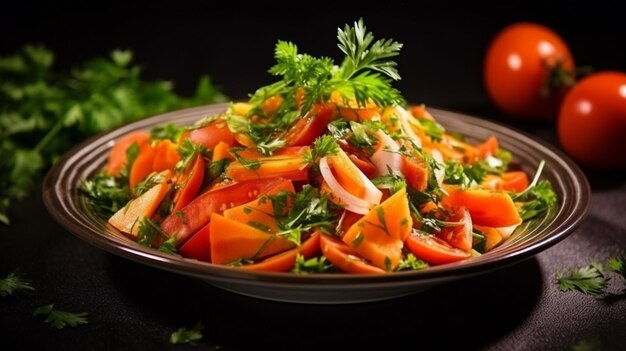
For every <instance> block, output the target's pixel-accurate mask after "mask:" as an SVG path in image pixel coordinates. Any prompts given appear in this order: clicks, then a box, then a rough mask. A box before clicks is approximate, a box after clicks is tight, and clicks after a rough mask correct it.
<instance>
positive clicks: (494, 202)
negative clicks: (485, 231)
mask: <svg viewBox="0 0 626 351" xmlns="http://www.w3.org/2000/svg"><path fill="white" fill-rule="evenodd" d="M444 189H445V191H446V193H447V194H448V195H445V196H444V197H443V198H442V202H443V203H444V205H447V206H451V207H455V208H459V207H465V208H467V209H468V210H469V212H470V215H471V217H472V223H474V224H475V225H482V226H487V227H509V226H512V225H517V224H520V223H521V222H522V218H521V217H520V215H519V212H518V211H517V207H516V206H515V203H514V202H513V200H512V199H511V197H510V196H509V195H508V194H507V193H504V192H495V191H488V190H483V189H467V190H462V189H460V188H459V187H456V186H445V187H444Z"/></svg>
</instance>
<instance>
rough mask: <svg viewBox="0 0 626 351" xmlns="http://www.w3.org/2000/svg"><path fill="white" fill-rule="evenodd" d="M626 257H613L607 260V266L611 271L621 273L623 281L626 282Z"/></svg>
mask: <svg viewBox="0 0 626 351" xmlns="http://www.w3.org/2000/svg"><path fill="white" fill-rule="evenodd" d="M624 262H626V257H611V258H609V260H608V262H607V267H608V269H610V270H611V271H613V272H615V273H617V274H619V275H620V276H621V278H622V280H623V281H625V282H626V265H625V264H624Z"/></svg>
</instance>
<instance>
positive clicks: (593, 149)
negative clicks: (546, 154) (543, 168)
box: [557, 71, 626, 168]
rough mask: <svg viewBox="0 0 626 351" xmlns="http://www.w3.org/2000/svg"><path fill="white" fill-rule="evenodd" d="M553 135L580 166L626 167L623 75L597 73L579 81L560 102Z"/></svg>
mask: <svg viewBox="0 0 626 351" xmlns="http://www.w3.org/2000/svg"><path fill="white" fill-rule="evenodd" d="M557 135H558V138H559V142H560V144H561V147H562V148H563V149H564V150H565V151H566V152H567V153H568V154H569V155H570V156H572V158H574V159H575V160H576V161H578V162H579V163H581V164H584V165H586V166H591V167H594V168H619V167H626V73H622V72H610V71H608V72H598V73H595V74H592V75H590V76H587V77H585V78H584V79H582V80H581V81H579V82H578V83H577V84H576V85H575V86H574V88H573V89H572V90H571V91H570V92H569V94H568V95H567V96H566V98H565V100H564V101H563V104H562V106H561V110H560V111H559V118H558V121H557Z"/></svg>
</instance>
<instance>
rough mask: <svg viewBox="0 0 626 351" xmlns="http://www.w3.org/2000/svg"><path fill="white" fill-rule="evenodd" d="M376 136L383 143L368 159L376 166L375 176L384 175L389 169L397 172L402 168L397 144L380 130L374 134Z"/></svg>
mask: <svg viewBox="0 0 626 351" xmlns="http://www.w3.org/2000/svg"><path fill="white" fill-rule="evenodd" d="M376 136H377V137H378V139H379V140H381V141H382V143H383V146H382V147H381V148H380V149H378V151H376V152H374V154H373V155H372V157H370V161H372V163H373V164H374V166H376V170H377V172H376V173H377V175H379V176H383V175H386V174H388V173H389V169H391V170H395V171H399V170H400V167H402V155H400V153H399V152H400V147H399V146H398V143H396V141H395V140H393V139H392V138H391V137H390V136H389V135H387V133H385V132H383V131H382V130H379V131H378V132H376Z"/></svg>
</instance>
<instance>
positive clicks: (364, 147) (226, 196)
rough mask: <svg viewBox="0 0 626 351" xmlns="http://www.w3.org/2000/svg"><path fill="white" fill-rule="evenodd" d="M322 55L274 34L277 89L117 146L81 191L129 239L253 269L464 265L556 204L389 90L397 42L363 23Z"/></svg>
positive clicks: (505, 163) (496, 150)
mask: <svg viewBox="0 0 626 351" xmlns="http://www.w3.org/2000/svg"><path fill="white" fill-rule="evenodd" d="M338 40H339V45H338V46H339V48H340V50H341V51H342V52H343V53H344V54H345V57H344V58H343V61H342V62H341V63H340V64H336V63H335V62H334V61H333V60H332V59H330V58H326V57H322V58H316V57H313V56H310V55H307V54H302V53H299V52H298V49H297V46H296V45H294V44H293V43H289V42H283V41H279V42H278V43H277V45H276V48H275V58H276V61H277V63H276V65H275V66H273V67H272V68H271V69H270V73H272V74H273V75H275V76H277V77H279V80H278V81H277V82H276V83H273V84H271V85H268V86H265V87H261V88H260V89H258V90H257V91H256V92H255V93H253V94H251V96H250V99H249V100H248V101H246V102H234V103H231V104H230V106H229V107H228V108H227V109H226V111H224V112H223V113H221V114H218V115H213V116H207V117H205V118H202V119H201V120H199V121H197V122H196V123H195V124H194V125H191V126H177V125H173V124H166V125H160V126H158V127H156V128H154V129H153V130H151V131H150V132H147V131H146V132H136V133H132V134H129V135H126V136H124V137H122V138H120V139H119V140H117V142H116V144H115V146H114V147H113V148H112V150H111V152H110V155H109V158H108V162H107V165H106V167H105V169H103V171H102V172H101V173H99V174H97V175H94V176H93V177H91V178H90V179H87V180H85V181H84V182H83V184H82V186H81V188H82V192H83V194H85V195H86V196H88V197H89V198H90V199H91V200H92V202H93V204H94V207H95V208H97V209H98V210H99V211H100V213H101V214H102V216H104V217H105V218H107V220H108V222H109V223H110V224H111V225H112V226H113V227H115V228H117V229H118V230H119V231H121V232H123V233H125V234H126V235H128V236H129V237H130V238H132V239H133V240H136V241H137V242H138V243H139V244H141V245H145V246H148V247H153V248H155V249H158V250H160V251H163V252H168V253H172V254H177V255H182V256H183V257H186V258H190V259H196V260H200V261H205V262H210V263H213V264H216V265H226V266H231V267H237V269H244V270H257V271H279V272H294V273H298V274H306V273H321V272H344V273H365V274H368V273H387V272H394V271H400V270H418V269H425V268H427V267H429V266H432V265H440V264H446V263H450V262H455V261H460V260H465V259H469V258H471V257H473V256H476V255H481V254H483V253H485V252H488V251H490V250H492V249H494V248H495V247H497V246H498V245H500V244H501V243H502V242H504V241H505V240H506V239H507V238H508V237H509V236H510V235H511V234H512V233H513V231H514V230H515V228H516V227H517V226H519V225H520V224H521V223H522V222H524V221H526V220H529V219H531V218H534V217H536V216H540V215H542V214H543V213H544V212H545V211H546V210H547V209H548V208H550V207H551V206H555V205H556V202H557V198H556V195H555V193H554V191H553V190H552V187H551V186H550V183H549V182H548V181H547V180H542V181H539V175H540V173H541V169H542V168H543V163H541V164H540V165H538V170H537V172H536V174H535V177H534V178H533V180H532V181H529V179H528V175H527V174H526V173H525V172H523V171H522V170H519V169H515V168H514V167H512V166H511V163H510V160H511V154H510V153H509V152H508V151H506V150H504V149H502V148H501V147H500V146H499V144H498V139H497V137H496V136H491V137H489V138H488V139H486V140H484V141H482V142H480V143H469V142H468V141H466V140H465V139H464V138H463V136H460V135H458V134H455V133H452V132H449V131H446V129H445V128H444V127H443V126H442V125H441V124H439V123H438V122H437V120H436V116H433V115H431V114H430V113H429V111H428V109H426V108H425V106H423V105H421V106H409V105H407V104H406V103H405V101H404V99H403V98H402V96H401V94H400V93H399V92H398V91H397V90H396V89H395V88H393V87H392V85H391V83H392V82H393V81H394V80H398V79H400V76H399V74H398V71H397V69H396V63H395V62H394V61H392V58H393V57H395V56H397V55H398V54H399V51H400V49H401V48H402V44H400V43H397V42H395V41H393V40H385V39H382V40H376V41H375V40H374V37H373V35H372V34H371V33H369V32H367V30H366V27H365V26H364V24H363V22H362V21H361V20H359V21H357V22H355V23H354V25H353V26H348V25H346V26H345V27H344V28H343V29H341V28H340V29H339V30H338Z"/></svg>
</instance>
